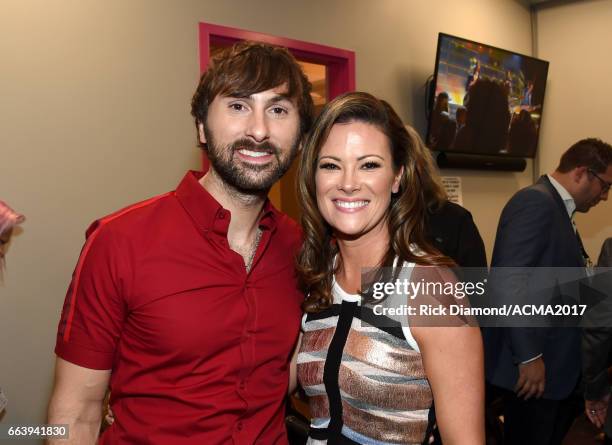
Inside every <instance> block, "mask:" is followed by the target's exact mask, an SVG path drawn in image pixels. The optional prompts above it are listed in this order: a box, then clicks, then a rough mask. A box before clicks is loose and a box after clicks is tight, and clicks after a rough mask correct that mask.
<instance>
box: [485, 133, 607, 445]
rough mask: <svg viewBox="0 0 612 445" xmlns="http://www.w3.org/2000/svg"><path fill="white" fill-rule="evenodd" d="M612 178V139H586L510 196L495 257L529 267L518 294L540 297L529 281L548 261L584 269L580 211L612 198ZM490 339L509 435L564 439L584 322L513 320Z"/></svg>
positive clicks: (512, 438) (546, 441)
mask: <svg viewBox="0 0 612 445" xmlns="http://www.w3.org/2000/svg"><path fill="white" fill-rule="evenodd" d="M611 183H612V147H611V146H610V145H608V144H606V143H604V142H602V141H600V140H598V139H584V140H581V141H579V142H577V143H576V144H574V145H573V146H572V147H570V148H569V149H568V150H567V151H566V152H565V153H564V154H563V156H562V157H561V160H560V163H559V166H558V167H557V169H556V170H555V172H554V173H552V174H550V175H544V176H542V177H541V178H540V179H539V180H538V181H537V183H536V184H534V185H532V186H530V187H527V188H524V189H522V190H520V191H519V192H517V193H516V194H515V195H514V196H513V197H512V198H511V199H510V201H509V202H508V204H506V206H505V207H504V210H503V212H502V214H501V217H500V221H499V225H498V228H497V236H496V239H495V247H494V250H493V258H492V262H491V266H492V267H493V268H501V267H505V268H507V267H512V268H521V269H520V271H521V272H517V273H522V274H523V275H522V276H513V277H512V278H513V281H511V282H510V283H511V284H512V286H504V288H505V289H511V291H509V292H511V293H510V295H513V296H520V298H523V299H524V300H523V301H522V303H525V302H535V301H537V298H538V297H536V295H535V294H533V293H531V292H530V290H529V288H528V286H531V284H532V282H533V281H534V280H533V278H534V276H538V274H539V276H540V277H542V275H544V274H542V271H543V270H544V269H542V268H561V267H565V268H575V269H574V270H579V271H580V270H583V269H582V268H584V267H585V266H586V265H587V259H588V258H587V256H586V252H584V249H583V248H582V243H581V241H580V237H579V235H578V233H577V232H576V229H575V226H574V224H573V221H572V216H573V214H574V212H576V211H578V212H587V211H588V210H589V209H590V208H591V207H593V206H595V205H597V204H598V203H599V202H600V201H602V200H606V199H607V198H608V190H609V188H610V184H611ZM499 270H502V269H499ZM548 270H554V269H548ZM494 273H495V271H494V270H492V274H494ZM544 278H545V279H546V280H548V281H549V282H550V283H552V286H548V287H549V288H550V289H553V294H554V295H557V296H558V295H560V294H562V292H561V293H560V292H559V286H560V280H559V279H558V277H555V274H554V273H553V274H550V273H547V274H546V275H545V277H544ZM555 292H556V294H555ZM495 297H496V295H495V294H494V295H493V298H495ZM530 298H533V300H532V301H530ZM505 302H511V301H505ZM517 302H519V301H515V303H517ZM537 302H540V301H537ZM548 302H549V303H550V299H549V300H548ZM493 303H495V302H493ZM497 303H499V302H497ZM484 340H485V364H486V375H487V380H488V382H489V383H490V384H491V385H493V387H496V388H497V389H499V391H500V392H501V393H502V394H503V395H504V399H505V400H504V401H505V406H504V434H505V440H506V442H505V443H506V444H507V445H514V444H520V445H529V444H538V445H552V444H561V442H562V440H563V437H564V436H565V434H566V433H567V431H568V429H569V427H570V426H571V423H572V421H573V419H574V416H575V414H576V405H575V403H573V402H574V401H575V400H576V399H575V397H572V394H573V393H574V390H575V389H576V386H577V383H578V380H579V377H580V330H579V329H578V328H575V327H574V328H572V327H566V328H562V327H545V328H544V327H530V326H527V325H524V326H520V327H519V326H517V325H513V326H508V327H503V328H488V329H486V330H485V333H484Z"/></svg>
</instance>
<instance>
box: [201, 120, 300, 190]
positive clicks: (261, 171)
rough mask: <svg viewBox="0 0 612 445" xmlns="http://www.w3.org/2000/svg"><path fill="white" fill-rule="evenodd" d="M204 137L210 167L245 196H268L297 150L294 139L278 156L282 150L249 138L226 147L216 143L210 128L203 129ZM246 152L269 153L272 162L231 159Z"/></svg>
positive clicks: (297, 142) (296, 143)
mask: <svg viewBox="0 0 612 445" xmlns="http://www.w3.org/2000/svg"><path fill="white" fill-rule="evenodd" d="M204 131H205V135H206V153H207V155H208V160H209V161H210V164H211V166H212V167H213V168H214V170H215V172H216V173H217V175H218V176H219V177H220V178H221V179H222V180H223V182H224V183H225V184H226V185H228V186H230V187H232V188H234V189H236V190H237V191H238V192H240V193H244V194H261V193H267V192H268V191H269V190H270V188H271V187H272V186H273V185H274V183H275V182H276V181H278V180H279V179H280V178H281V177H282V176H283V175H284V174H285V173H286V172H287V170H289V168H290V167H291V162H292V161H293V159H294V158H295V156H296V155H297V152H298V147H299V138H298V137H297V135H296V137H295V140H294V143H293V146H292V147H291V148H290V150H289V151H288V152H287V153H286V154H285V156H284V157H281V150H280V148H279V147H278V146H276V145H275V144H273V143H271V142H262V143H260V144H257V143H255V142H254V141H252V140H250V139H246V138H243V139H238V140H236V141H234V142H232V143H231V144H229V145H225V146H220V145H219V144H217V142H216V141H215V138H214V136H213V133H212V132H211V131H210V129H209V128H207V127H205V128H204ZM241 149H246V150H251V151H258V152H262V151H265V152H268V153H271V154H272V155H273V156H274V160H273V161H272V162H270V163H267V164H261V165H260V164H255V163H248V161H242V160H239V159H234V157H235V154H236V153H237V152H238V150H241Z"/></svg>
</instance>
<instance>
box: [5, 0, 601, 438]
mask: <svg viewBox="0 0 612 445" xmlns="http://www.w3.org/2000/svg"><path fill="white" fill-rule="evenodd" d="M200 21H205V22H212V23H216V24H221V25H227V26H234V27H241V28H245V29H249V30H253V31H258V32H265V33H270V34H276V35H282V36H286V37H291V38H296V39H301V40H307V41H312V42H315V43H321V44H325V45H331V46H337V47H341V48H347V49H352V50H354V51H355V52H356V55H357V86H358V89H362V90H367V91H370V92H372V93H374V94H376V95H379V96H381V97H383V98H385V99H387V100H389V101H390V102H391V103H392V104H393V105H394V106H395V107H396V108H397V110H398V111H399V113H400V115H401V116H402V117H403V118H405V119H406V120H407V121H408V122H410V123H414V124H416V126H417V128H418V129H419V130H421V131H423V129H424V122H425V119H424V111H423V95H424V88H423V85H424V82H425V80H426V78H427V77H428V76H429V75H430V74H432V73H433V65H434V58H435V50H436V42H437V33H438V32H439V31H444V32H447V33H450V34H455V35H459V36H462V37H466V38H469V39H473V40H477V41H483V42H487V43H490V44H493V45H496V46H499V47H502V48H507V49H510V50H514V51H518V52H521V53H530V51H531V34H530V17H529V13H528V11H527V10H526V9H525V8H524V7H523V6H521V5H520V4H519V3H517V2H514V1H499V0H464V1H461V2H457V1H454V0H431V1H415V0H410V1H408V0H377V1H372V0H335V1H330V0H301V1H299V0H260V1H252V0H223V1H218V0H52V1H51V0H2V2H0V64H1V68H0V98H1V100H0V150H1V154H2V156H1V158H0V159H1V161H0V199H3V200H6V201H7V202H9V203H10V204H11V205H12V206H13V207H15V209H16V210H18V211H20V212H22V213H24V214H26V216H27V222H26V223H25V224H24V226H23V231H22V232H21V233H19V234H18V236H16V237H15V238H14V241H13V243H12V245H11V249H10V252H9V255H8V264H7V265H8V268H7V273H6V274H5V283H4V285H0V326H1V329H2V334H1V335H0V386H2V387H3V388H4V389H5V392H6V393H7V395H8V397H9V399H10V404H9V407H8V412H7V413H6V416H5V418H4V422H6V423H16V422H42V421H43V419H44V412H45V409H46V403H47V399H48V395H49V391H50V387H51V384H52V381H51V379H52V364H53V359H54V355H53V345H54V341H55V331H56V327H57V322H58V319H59V313H60V309H61V305H62V302H63V298H64V295H65V291H66V287H67V285H68V283H69V281H70V276H71V273H72V270H73V268H74V264H75V263H76V260H77V257H78V254H79V251H80V248H81V245H82V243H83V241H84V231H85V229H86V227H87V225H88V224H89V223H90V222H91V221H92V220H93V219H95V218H97V217H100V216H103V215H105V214H107V213H109V212H111V211H113V210H116V209H118V208H120V207H122V206H125V205H128V204H130V203H132V202H135V201H138V200H142V199H145V198H147V197H150V196H152V195H155V194H159V193H162V192H165V191H167V190H169V189H172V188H173V187H174V186H175V185H176V184H177V183H178V181H179V179H180V178H181V177H182V175H183V174H184V171H185V170H187V169H188V168H198V166H199V154H198V150H197V148H196V145H195V138H194V136H195V133H194V131H193V128H192V121H191V117H190V115H189V102H190V98H191V95H192V93H193V90H194V88H195V86H196V84H197V79H198V66H199V64H198V47H197V42H198V35H197V29H198V27H197V25H198V22H200ZM587 74H589V73H582V75H583V77H586V75H587ZM585 83H586V81H585ZM548 108H549V109H550V108H552V106H551V107H548ZM451 173H452V174H454V173H459V174H461V175H462V176H463V177H464V192H465V197H464V203H465V205H466V206H467V207H468V208H470V209H471V210H472V211H473V213H474V216H475V220H476V222H477V223H478V225H479V226H480V228H481V231H482V233H483V236H484V238H485V241H486V243H487V247H488V249H489V257H490V248H491V245H492V241H493V236H494V233H495V227H496V224H497V219H498V216H499V212H500V210H501V208H502V206H503V205H504V204H505V202H506V201H507V199H508V198H509V196H510V195H511V194H512V193H513V192H514V191H515V190H517V189H518V188H519V187H520V186H523V185H526V184H528V183H530V182H531V173H530V172H529V171H527V172H525V173H522V174H510V173H503V174H497V173H496V174H493V173H477V172H451ZM23 443H27V442H23Z"/></svg>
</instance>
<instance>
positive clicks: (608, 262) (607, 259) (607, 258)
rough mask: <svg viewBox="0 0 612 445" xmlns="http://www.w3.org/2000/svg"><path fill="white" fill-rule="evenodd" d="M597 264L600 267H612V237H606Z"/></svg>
mask: <svg viewBox="0 0 612 445" xmlns="http://www.w3.org/2000/svg"><path fill="white" fill-rule="evenodd" d="M597 265H598V266H599V267H612V238H608V239H606V240H605V241H604V243H603V245H602V246H601V252H600V254H599V259H598V260H597Z"/></svg>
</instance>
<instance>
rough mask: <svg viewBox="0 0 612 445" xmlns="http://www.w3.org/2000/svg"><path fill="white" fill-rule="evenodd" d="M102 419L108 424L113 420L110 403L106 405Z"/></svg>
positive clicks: (113, 415)
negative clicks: (106, 408)
mask: <svg viewBox="0 0 612 445" xmlns="http://www.w3.org/2000/svg"><path fill="white" fill-rule="evenodd" d="M104 421H105V422H106V423H107V425H108V426H111V425H112V424H113V422H114V421H115V414H113V410H112V409H111V407H110V405H109V406H108V410H107V411H106V415H105V416H104Z"/></svg>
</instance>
